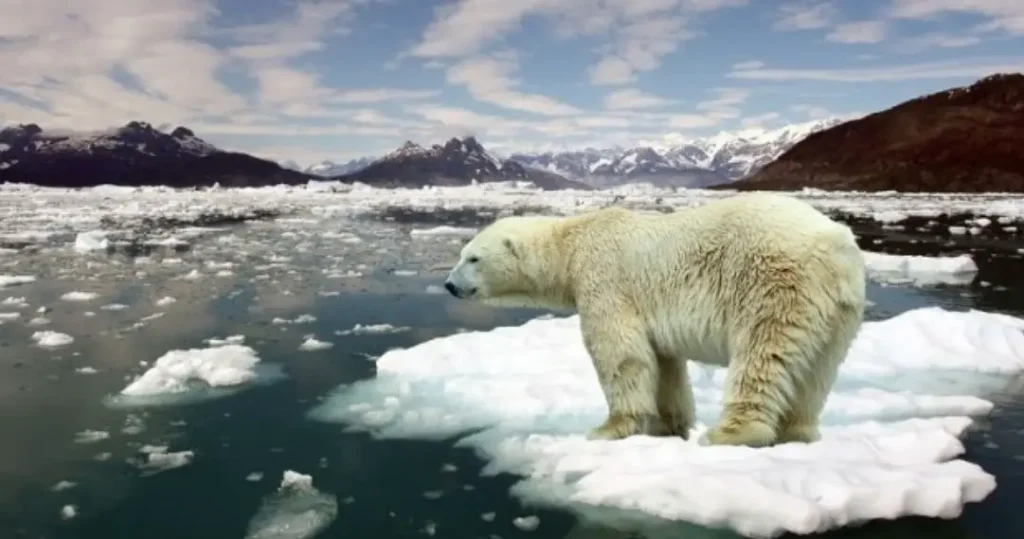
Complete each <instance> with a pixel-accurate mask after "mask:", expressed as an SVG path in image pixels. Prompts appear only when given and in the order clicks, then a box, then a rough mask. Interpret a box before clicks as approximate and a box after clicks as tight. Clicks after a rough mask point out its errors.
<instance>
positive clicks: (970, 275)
mask: <svg viewBox="0 0 1024 539" xmlns="http://www.w3.org/2000/svg"><path fill="white" fill-rule="evenodd" d="M864 261H865V262H866V263H867V267H868V277H870V278H872V279H874V280H877V281H881V282H888V283H915V284H918V285H935V284H951V285H957V284H959V285H963V284H970V283H971V281H973V280H974V275H975V274H976V273H978V265H977V264H975V262H974V259H973V258H971V256H970V255H960V256H949V257H932V256H911V255H890V254H884V253H872V252H868V251H865V252H864Z"/></svg>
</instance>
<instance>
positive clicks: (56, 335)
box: [32, 331, 75, 348]
mask: <svg viewBox="0 0 1024 539" xmlns="http://www.w3.org/2000/svg"><path fill="white" fill-rule="evenodd" d="M32 340H33V341H36V345H37V346H41V347H43V348H57V347H60V346H67V345H69V344H71V343H73V342H75V338H74V337H72V336H71V335H67V334H65V333H60V332H57V331H37V332H35V333H33V334H32Z"/></svg>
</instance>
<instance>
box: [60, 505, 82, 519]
mask: <svg viewBox="0 0 1024 539" xmlns="http://www.w3.org/2000/svg"><path fill="white" fill-rule="evenodd" d="M76 516H78V507H76V506H74V505H71V504H68V505H65V506H64V507H61V508H60V518H62V519H64V520H71V519H73V518H75V517H76Z"/></svg>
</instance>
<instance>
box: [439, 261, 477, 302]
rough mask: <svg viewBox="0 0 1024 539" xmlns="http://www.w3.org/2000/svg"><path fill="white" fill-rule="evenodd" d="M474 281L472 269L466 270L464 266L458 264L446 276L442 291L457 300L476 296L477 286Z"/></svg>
mask: <svg viewBox="0 0 1024 539" xmlns="http://www.w3.org/2000/svg"><path fill="white" fill-rule="evenodd" d="M467 274H468V275H467ZM475 280H476V276H475V274H474V272H473V268H471V267H468V268H467V267H466V265H465V264H461V263H460V264H459V265H457V266H455V268H453V269H452V271H451V273H449V274H448V278H447V279H445V280H444V289H445V290H447V291H448V293H450V294H451V295H453V296H455V297H457V298H461V299H465V298H468V297H470V296H472V295H473V294H476V291H477V286H476V283H475V282H474V281H475Z"/></svg>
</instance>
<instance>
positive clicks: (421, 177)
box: [329, 137, 590, 190]
mask: <svg viewBox="0 0 1024 539" xmlns="http://www.w3.org/2000/svg"><path fill="white" fill-rule="evenodd" d="M329 178H330V179H331V180H337V181H342V182H361V183H365V184H369V185H374V186H377V187H422V186H423V185H424V184H428V185H449V186H450V185H466V184H468V183H473V182H479V183H482V182H496V181H522V182H532V183H533V184H534V185H536V186H537V187H539V188H541V189H547V190H552V189H590V187H589V186H587V185H586V184H583V183H580V182H576V181H573V180H569V179H566V178H564V177H562V176H561V175H559V174H555V173H551V172H547V171H544V170H539V169H534V168H530V167H526V166H523V165H522V164H520V163H517V162H515V161H512V160H507V159H499V158H497V157H495V156H493V155H491V154H490V153H488V152H487V150H485V149H484V147H483V145H481V144H480V142H479V141H477V140H476V138H474V137H463V138H452V139H450V140H448V141H447V142H445V143H444V144H434V145H433V146H431V147H429V148H425V147H423V146H420V145H419V144H416V143H414V142H411V141H407V142H406V143H405V144H403V145H402V146H401V147H399V148H398V149H396V150H394V151H393V152H391V153H389V154H387V155H385V156H383V157H381V158H379V159H376V160H374V161H372V162H371V163H370V164H369V165H367V166H365V167H362V168H359V169H357V170H355V171H353V172H348V173H344V174H338V175H333V176H329Z"/></svg>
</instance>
